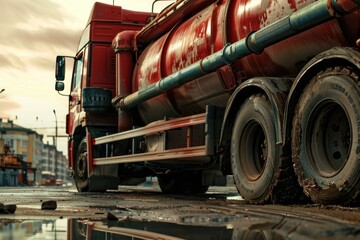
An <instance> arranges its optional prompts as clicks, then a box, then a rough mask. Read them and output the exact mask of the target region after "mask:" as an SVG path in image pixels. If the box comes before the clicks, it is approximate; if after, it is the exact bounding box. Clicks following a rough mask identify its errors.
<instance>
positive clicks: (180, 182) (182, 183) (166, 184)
mask: <svg viewBox="0 0 360 240" xmlns="http://www.w3.org/2000/svg"><path fill="white" fill-rule="evenodd" d="M158 181H159V186H160V189H161V191H162V192H163V193H167V194H203V193H206V191H207V190H208V186H203V185H202V175H201V173H192V172H191V173H170V174H161V175H158Z"/></svg>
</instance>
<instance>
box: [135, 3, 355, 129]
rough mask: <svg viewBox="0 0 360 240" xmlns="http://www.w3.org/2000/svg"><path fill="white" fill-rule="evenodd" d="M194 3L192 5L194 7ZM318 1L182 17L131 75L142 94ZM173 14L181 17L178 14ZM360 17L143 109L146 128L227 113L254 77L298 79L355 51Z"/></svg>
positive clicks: (236, 6) (228, 6)
mask: <svg viewBox="0 0 360 240" xmlns="http://www.w3.org/2000/svg"><path fill="white" fill-rule="evenodd" d="M194 1H196V0H191V1H188V2H187V4H192V2H194ZM313 2H315V1H314V0H301V1H299V0H219V1H216V2H215V3H213V4H211V5H208V6H207V7H206V8H204V9H202V10H201V11H199V12H197V13H195V14H192V15H191V16H184V17H182V18H181V19H182V21H180V22H178V23H177V24H176V25H175V26H174V27H172V28H171V30H170V31H169V32H167V33H166V34H164V35H163V36H161V37H160V38H159V39H157V40H156V41H153V42H152V43H151V44H150V45H148V46H147V47H146V48H145V50H144V51H143V52H142V54H141V55H140V57H139V59H138V61H137V64H136V67H135V69H134V74H133V89H132V91H133V92H135V91H138V90H140V89H142V88H144V87H146V86H148V85H150V84H153V83H156V82H158V81H159V80H160V79H162V78H164V77H166V76H168V75H170V74H173V73H175V72H177V71H179V70H180V69H183V68H184V67H186V66H189V65H190V64H192V63H195V62H197V61H199V60H200V59H203V58H205V57H207V56H208V55H210V54H212V53H214V52H216V51H219V50H221V49H222V48H223V47H224V46H225V44H228V43H234V42H236V41H238V40H240V39H243V38H246V37H247V36H248V34H249V33H251V32H253V31H256V30H259V29H261V28H263V27H265V26H267V25H269V24H272V23H273V22H275V21H277V20H279V19H281V18H283V17H285V16H287V15H289V14H291V13H292V12H295V11H297V10H298V9H301V8H303V7H305V6H307V5H309V4H311V3H313ZM173 14H177V13H176V11H175V12H174V13H173ZM359 19H360V13H359V11H356V12H354V13H353V14H351V15H348V16H347V17H344V18H340V19H336V20H332V21H330V22H326V23H324V24H321V25H319V26H317V27H315V28H312V29H309V30H307V31H305V32H303V33H301V34H298V35H296V36H294V37H291V38H289V39H286V40H283V41H281V42H278V43H275V44H274V45H272V46H271V47H268V48H267V49H266V50H264V51H263V52H261V53H258V54H252V55H250V56H248V57H245V58H241V59H238V60H237V61H236V62H235V63H234V64H232V65H231V66H230V65H229V66H225V67H223V68H220V69H218V70H217V71H216V72H213V73H210V74H207V75H205V76H204V77H201V78H199V79H196V80H194V81H192V82H189V83H187V84H185V85H183V86H181V87H179V88H177V89H175V90H172V91H169V92H165V93H163V94H161V95H159V96H157V97H155V98H153V99H150V100H147V101H146V102H143V103H141V104H140V105H139V107H138V110H139V113H140V115H141V117H142V119H143V120H144V122H145V123H149V122H152V121H155V120H160V119H163V118H164V117H166V118H171V117H178V116H184V115H190V114H196V113H200V112H204V111H205V107H206V105H215V106H221V107H225V106H226V103H227V100H228V98H229V96H230V94H231V92H232V90H233V89H234V88H235V87H236V86H237V85H238V84H239V83H241V82H242V81H244V80H246V79H248V78H252V77H256V76H272V77H283V76H287V77H288V76H296V75H297V73H298V72H299V71H300V69H301V68H302V67H303V66H304V65H305V64H306V63H307V61H309V60H310V59H311V58H312V57H314V56H315V55H316V54H318V53H320V52H323V51H325V50H327V49H330V48H332V47H336V46H349V47H350V46H355V42H356V40H357V39H358V38H359V31H360V20H359Z"/></svg>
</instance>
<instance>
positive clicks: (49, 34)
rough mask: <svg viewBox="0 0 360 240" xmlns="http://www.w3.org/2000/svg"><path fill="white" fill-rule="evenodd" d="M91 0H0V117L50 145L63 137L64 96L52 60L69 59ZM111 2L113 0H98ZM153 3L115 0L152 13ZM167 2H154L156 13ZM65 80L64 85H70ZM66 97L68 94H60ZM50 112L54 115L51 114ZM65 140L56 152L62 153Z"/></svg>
mask: <svg viewBox="0 0 360 240" xmlns="http://www.w3.org/2000/svg"><path fill="white" fill-rule="evenodd" d="M94 2H95V1H92V0H60V1H56V0H0V9H1V10H0V29H1V30H0V91H1V90H2V89H5V90H4V91H3V92H1V93H0V118H2V119H3V120H5V119H6V120H8V119H9V120H12V121H13V122H14V123H15V124H17V125H20V126H22V127H25V128H31V129H33V130H35V131H37V132H38V133H39V134H42V135H44V143H47V142H49V143H50V144H53V138H52V137H50V136H51V135H54V134H55V123H56V119H57V123H58V134H59V135H66V134H65V116H66V113H67V100H68V99H67V97H64V96H60V95H59V94H58V93H57V92H56V91H55V90H54V86H55V76H54V72H55V71H54V67H55V58H56V56H57V55H70V56H74V55H75V53H76V50H77V45H78V42H79V38H80V34H81V32H82V30H83V29H84V28H85V25H86V23H87V20H88V17H89V14H90V11H91V9H92V6H93V4H94ZM99 2H103V3H107V4H113V0H103V1H101V0H99ZM152 2H153V0H114V4H115V5H118V6H122V7H123V8H125V9H129V10H136V11H151V5H152ZM170 3H171V1H170V2H169V1H167V2H160V3H157V4H155V10H156V11H159V10H160V9H161V8H163V7H164V6H166V5H168V4H170ZM69 81H70V79H66V81H65V84H67V85H70V84H69ZM64 93H67V92H64ZM53 110H55V112H56V117H55V114H54V112H53ZM66 141H67V139H66V138H58V149H59V150H60V151H63V152H64V154H65V155H66V154H67V149H66V145H67V144H66Z"/></svg>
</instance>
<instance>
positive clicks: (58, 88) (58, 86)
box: [55, 82, 65, 92]
mask: <svg viewBox="0 0 360 240" xmlns="http://www.w3.org/2000/svg"><path fill="white" fill-rule="evenodd" d="M64 89H65V84H64V83H63V82H55V90H56V91H58V92H61V91H64Z"/></svg>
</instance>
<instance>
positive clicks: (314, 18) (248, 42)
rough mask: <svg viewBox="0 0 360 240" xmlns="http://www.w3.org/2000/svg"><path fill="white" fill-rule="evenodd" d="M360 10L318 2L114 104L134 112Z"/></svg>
mask: <svg viewBox="0 0 360 240" xmlns="http://www.w3.org/2000/svg"><path fill="white" fill-rule="evenodd" d="M359 8H360V0H319V1H317V2H315V3H312V4H310V5H308V6H307V7H304V8H302V9H300V10H298V11H296V12H294V13H292V14H291V15H289V16H287V17H285V18H283V19H280V20H279V21H276V22H274V23H273V24H270V25H268V26H266V27H264V28H262V29H260V30H258V31H256V32H253V33H250V34H249V35H248V36H247V37H246V38H244V39H241V40H239V41H238V42H235V43H233V44H228V45H226V46H225V47H224V48H223V49H222V50H220V51H218V52H216V53H213V54H211V55H209V56H207V57H206V58H204V59H202V60H200V61H198V62H196V63H193V64H191V65H189V66H187V67H185V68H183V69H181V70H180V71H178V72H176V73H173V74H171V75H169V76H167V77H165V78H163V79H161V80H160V81H158V82H157V83H154V84H151V85H149V86H147V87H145V88H143V89H140V90H139V91H137V92H134V93H132V94H130V95H129V96H127V97H125V98H122V99H119V100H118V101H117V102H114V104H115V105H116V106H117V107H119V108H120V109H121V110H128V109H131V108H133V107H135V106H137V105H138V104H140V103H142V102H144V101H146V100H149V99H151V98H153V97H156V96H158V95H160V94H162V93H164V92H166V91H169V90H172V89H175V88H177V87H179V86H181V85H183V84H185V83H187V82H190V81H192V80H195V79H197V78H199V77H201V76H204V75H205V74H207V73H210V72H213V71H215V70H217V69H218V68H220V67H222V66H225V65H228V64H232V63H234V62H235V61H236V60H237V59H239V58H242V57H246V56H248V55H249V54H252V53H255V54H260V53H261V52H262V51H263V50H264V49H265V48H266V47H269V46H271V45H273V44H275V43H278V42H280V41H281V40H284V39H286V38H289V37H292V36H294V35H296V34H298V33H301V32H303V31H305V30H307V29H309V28H312V27H315V26H317V25H319V24H321V23H324V22H326V21H329V20H331V19H333V18H336V17H340V16H344V15H346V14H350V13H352V12H354V11H356V10H358V9H359Z"/></svg>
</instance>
